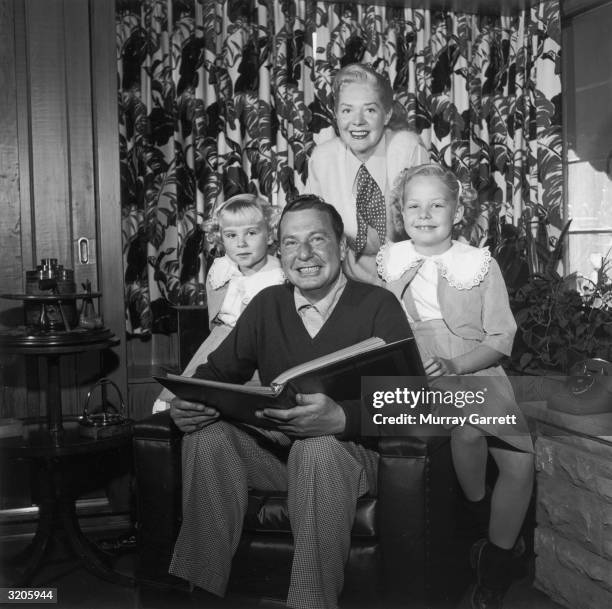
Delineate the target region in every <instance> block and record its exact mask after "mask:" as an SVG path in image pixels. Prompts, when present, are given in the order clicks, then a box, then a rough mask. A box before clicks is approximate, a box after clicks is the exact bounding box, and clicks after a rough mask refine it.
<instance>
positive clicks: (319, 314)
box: [293, 272, 346, 338]
mask: <svg viewBox="0 0 612 609" xmlns="http://www.w3.org/2000/svg"><path fill="white" fill-rule="evenodd" d="M345 287H346V277H345V276H344V273H342V272H341V273H340V274H339V275H338V279H336V283H335V284H334V285H333V287H332V288H331V290H330V291H329V292H328V294H327V295H326V296H324V297H323V298H321V300H319V301H318V302H316V303H314V304H313V303H311V302H309V301H308V300H307V299H306V298H305V297H304V295H303V294H302V292H301V291H300V289H299V288H297V287H295V288H293V299H294V301H295V309H296V311H297V312H298V315H299V316H300V318H301V319H302V323H303V324H304V327H305V328H306V331H307V332H308V334H310V338H314V337H315V336H316V335H317V334H318V333H319V330H320V329H321V328H322V327H323V324H324V323H325V322H326V321H327V320H328V319H329V316H330V315H331V314H332V312H333V310H334V308H335V307H336V305H337V304H338V301H339V300H340V296H342V292H344V288H345Z"/></svg>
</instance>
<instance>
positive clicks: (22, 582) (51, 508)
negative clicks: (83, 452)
mask: <svg viewBox="0 0 612 609" xmlns="http://www.w3.org/2000/svg"><path fill="white" fill-rule="evenodd" d="M66 466H67V465H66V463H62V462H61V461H57V460H55V459H48V460H45V461H44V462H42V463H40V464H39V469H38V471H37V474H36V475H37V479H38V480H37V482H38V483H37V487H38V490H39V493H40V499H39V518H38V525H37V528H36V534H35V535H34V539H33V540H32V542H31V543H30V545H29V546H28V547H27V548H26V549H25V550H24V551H23V552H22V553H21V554H20V555H19V556H17V557H15V558H13V559H12V560H11V561H10V563H9V564H10V566H11V569H10V571H11V573H10V575H9V585H10V586H27V585H29V584H30V583H31V581H32V579H33V578H34V576H35V575H36V573H37V572H38V571H39V569H40V568H41V567H43V566H44V564H45V562H44V560H45V558H47V557H48V555H49V552H50V550H51V548H52V546H54V545H56V546H57V547H61V546H62V545H64V544H65V542H66V541H67V542H68V544H67V545H68V546H69V548H70V549H71V550H72V551H73V552H74V554H75V555H76V557H77V558H78V560H79V562H80V563H81V564H82V565H83V566H84V567H85V568H86V569H87V570H88V571H90V572H91V573H93V574H94V575H96V576H97V577H100V578H102V579H105V580H106V581H109V582H112V583H114V584H120V585H123V586H133V585H134V583H135V582H134V579H133V578H131V577H129V576H127V575H124V574H123V573H119V572H117V571H114V570H113V569H112V568H111V566H110V565H109V563H108V561H107V556H106V555H105V554H104V552H102V550H100V549H99V548H97V547H96V545H95V544H94V543H92V542H91V541H89V540H88V539H87V537H85V535H84V534H83V532H82V531H81V527H80V525H79V519H78V518H77V514H76V496H75V494H73V493H74V492H73V491H71V490H70V487H71V481H70V476H69V472H67V471H65V470H64V469H63V467H66ZM62 541H63V542H64V544H62V543H61V542H62ZM54 542H58V543H54ZM108 559H110V557H108Z"/></svg>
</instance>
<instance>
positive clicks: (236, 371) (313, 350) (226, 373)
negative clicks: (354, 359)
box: [194, 280, 412, 439]
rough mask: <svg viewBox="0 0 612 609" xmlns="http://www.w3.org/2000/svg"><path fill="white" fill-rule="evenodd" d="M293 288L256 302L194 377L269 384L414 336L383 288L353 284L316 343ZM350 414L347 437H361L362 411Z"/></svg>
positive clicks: (274, 290) (351, 406)
mask: <svg viewBox="0 0 612 609" xmlns="http://www.w3.org/2000/svg"><path fill="white" fill-rule="evenodd" d="M293 289H294V288H293V286H292V285H290V284H285V285H278V286H272V287H269V288H266V289H265V290H262V291H261V292H260V293H259V294H257V296H255V297H254V298H253V300H252V301H251V302H250V304H249V305H248V306H247V308H246V309H245V310H244V312H243V313H242V315H241V316H240V317H239V319H238V322H237V323H236V327H235V328H234V329H233V330H232V332H231V333H230V335H229V336H228V337H227V338H226V339H225V341H224V342H223V343H222V344H221V345H219V347H218V348H217V349H216V350H215V351H213V352H212V353H211V354H210V356H209V357H208V362H207V363H206V364H203V365H202V366H199V367H198V369H197V370H196V373H195V374H194V376H197V377H199V378H206V379H214V380H219V381H225V382H230V383H245V382H246V381H248V380H249V379H250V378H251V377H252V376H253V373H254V372H255V370H259V376H260V378H261V382H262V384H263V385H268V384H270V382H271V381H272V380H274V378H276V377H277V376H278V375H279V374H280V373H281V372H284V371H285V370H287V369H288V368H291V367H292V366H297V365H298V364H302V363H304V362H307V361H310V360H312V359H314V358H316V357H320V356H322V355H326V354H328V353H331V352H332V351H336V350H338V349H342V348H344V347H348V346H350V345H354V344H355V343H358V342H360V341H362V340H366V339H367V338H371V337H373V336H378V337H379V338H382V339H383V340H384V341H385V342H392V341H395V340H400V339H402V338H406V337H409V336H412V332H411V330H410V326H409V325H408V321H407V320H406V314H405V313H404V311H403V309H402V307H401V305H400V304H399V302H398V301H397V300H396V298H395V296H394V295H393V294H392V293H391V292H388V291H387V290H384V289H383V288H380V287H377V286H372V285H368V284H365V283H358V282H356V281H351V280H348V281H347V284H346V287H345V288H344V291H343V292H342V295H341V296H340V299H339V301H338V303H337V304H336V306H335V308H334V310H333V311H332V313H331V315H330V317H329V318H328V319H327V321H326V322H325V324H324V325H323V327H322V328H321V330H320V331H319V333H318V334H317V335H316V336H315V337H314V338H311V337H310V335H309V334H308V332H307V331H306V328H305V327H304V324H303V322H302V319H301V318H300V316H299V314H298V312H297V311H296V309H295V301H294V297H293ZM340 406H341V407H342V408H343V410H344V412H345V415H346V427H345V431H344V434H342V437H343V438H346V439H348V438H353V437H355V436H357V435H358V434H359V429H360V412H359V409H358V408H355V403H354V402H346V403H341V404H340Z"/></svg>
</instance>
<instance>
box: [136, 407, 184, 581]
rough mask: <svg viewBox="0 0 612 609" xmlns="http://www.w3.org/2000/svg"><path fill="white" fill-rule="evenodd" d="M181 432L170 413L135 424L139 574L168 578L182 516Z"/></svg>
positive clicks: (161, 413)
mask: <svg viewBox="0 0 612 609" xmlns="http://www.w3.org/2000/svg"><path fill="white" fill-rule="evenodd" d="M182 437H183V434H182V432H181V431H180V430H179V429H178V427H176V425H175V424H174V422H173V421H172V419H171V418H170V413H169V411H164V412H159V413H157V414H154V415H152V416H150V417H147V418H146V419H144V420H142V421H137V422H136V423H135V424H134V436H133V448H134V469H135V474H136V484H137V489H136V491H137V492H136V498H137V501H136V507H137V513H138V530H137V538H138V551H139V555H140V563H139V570H140V573H144V574H146V575H147V577H148V578H152V577H155V576H157V577H159V578H167V577H169V576H168V565H169V564H170V558H171V556H172V549H173V547H174V541H175V539H176V537H177V535H178V530H179V527H180V523H181V516H182V506H181V501H182V494H181V485H182V473H181V439H182Z"/></svg>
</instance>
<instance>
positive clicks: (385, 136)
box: [306, 64, 429, 284]
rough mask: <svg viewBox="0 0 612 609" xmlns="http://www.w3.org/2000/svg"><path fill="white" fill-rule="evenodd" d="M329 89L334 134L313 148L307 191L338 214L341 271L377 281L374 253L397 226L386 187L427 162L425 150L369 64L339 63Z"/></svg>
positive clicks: (354, 277)
mask: <svg viewBox="0 0 612 609" xmlns="http://www.w3.org/2000/svg"><path fill="white" fill-rule="evenodd" d="M332 91H333V96H334V112H335V115H336V125H337V128H338V133H339V137H334V138H333V139H331V140H330V141H327V142H325V143H323V144H321V145H319V146H317V147H316V148H315V149H314V151H313V153H312V156H311V158H310V162H309V165H308V183H307V184H306V192H311V193H314V194H317V195H319V196H321V197H322V198H323V199H325V200H326V201H328V202H329V203H331V204H332V205H334V207H335V208H336V209H337V210H338V211H339V212H340V215H341V216H342V220H343V221H344V227H345V233H346V236H347V239H348V245H349V249H348V252H347V256H346V258H345V260H344V271H345V273H346V274H347V275H348V276H349V277H351V278H352V279H356V280H358V281H365V282H367V283H375V284H379V283H381V281H380V280H379V278H378V275H377V270H376V254H377V252H378V250H379V248H380V247H381V246H382V245H383V244H384V243H385V242H386V241H389V240H391V241H393V240H394V233H395V230H396V229H395V227H394V222H393V216H392V214H391V213H390V212H389V206H388V196H389V193H390V191H391V188H392V186H393V184H394V182H395V179H396V178H397V176H398V175H399V173H400V172H401V171H402V169H406V168H408V167H413V166H415V165H420V164H422V163H427V162H429V154H428V152H427V150H426V148H425V146H424V145H423V142H422V141H421V139H420V138H419V136H418V135H417V134H416V133H414V132H413V131H410V130H409V129H408V128H407V126H406V124H405V121H404V120H403V118H402V117H399V116H396V115H395V114H394V110H393V89H392V88H391V85H390V83H389V81H388V80H387V79H386V78H385V77H384V76H381V75H380V74H378V73H377V72H375V71H374V70H373V69H372V68H370V67H369V66H366V65H363V64H351V65H348V66H345V67H344V68H342V69H341V70H340V71H339V72H338V73H337V74H336V76H335V77H334V81H333V83H332Z"/></svg>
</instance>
